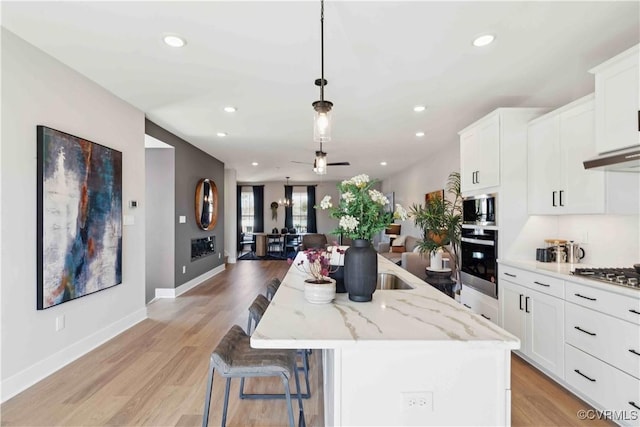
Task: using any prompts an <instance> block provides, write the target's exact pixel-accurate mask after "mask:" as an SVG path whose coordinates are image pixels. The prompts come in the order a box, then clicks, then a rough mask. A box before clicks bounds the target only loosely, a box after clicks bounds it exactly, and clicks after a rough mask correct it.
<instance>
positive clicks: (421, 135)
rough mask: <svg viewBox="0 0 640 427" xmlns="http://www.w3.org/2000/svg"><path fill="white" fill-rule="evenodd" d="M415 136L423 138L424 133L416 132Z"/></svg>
mask: <svg viewBox="0 0 640 427" xmlns="http://www.w3.org/2000/svg"><path fill="white" fill-rule="evenodd" d="M416 136H417V137H418V138H421V137H423V136H424V132H416Z"/></svg>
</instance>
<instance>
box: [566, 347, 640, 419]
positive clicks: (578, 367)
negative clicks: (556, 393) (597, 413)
mask: <svg viewBox="0 0 640 427" xmlns="http://www.w3.org/2000/svg"><path fill="white" fill-rule="evenodd" d="M565 355H566V363H565V376H564V379H565V381H566V383H567V384H569V386H571V387H572V388H573V389H575V390H576V391H578V393H579V394H582V395H583V396H584V397H586V398H588V399H589V400H591V401H593V402H595V403H596V404H597V405H599V406H601V408H602V409H604V410H607V411H610V412H609V413H610V414H615V421H616V422H617V423H619V424H621V425H633V426H637V425H638V423H639V422H640V419H639V418H638V417H639V416H640V387H639V386H638V379H637V378H634V377H632V376H631V375H628V374H626V373H624V372H622V371H620V370H619V369H616V368H614V367H613V366H611V365H609V364H607V363H605V362H603V361H601V360H599V359H597V358H595V357H593V356H591V355H589V354H587V353H585V352H583V351H581V350H579V349H577V348H575V347H573V346H572V345H570V344H566V346H565Z"/></svg>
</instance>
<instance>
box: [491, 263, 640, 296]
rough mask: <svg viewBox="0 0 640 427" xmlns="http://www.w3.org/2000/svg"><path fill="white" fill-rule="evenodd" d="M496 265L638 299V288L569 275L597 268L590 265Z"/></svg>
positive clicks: (639, 292)
mask: <svg viewBox="0 0 640 427" xmlns="http://www.w3.org/2000/svg"><path fill="white" fill-rule="evenodd" d="M498 264H501V265H506V266H510V267H514V268H521V269H523V270H527V271H531V272H533V273H538V274H545V275H547V276H551V277H556V278H558V279H562V280H568V281H570V282H574V283H579V284H581V285H585V286H590V287H592V288H598V289H602V290H605V291H609V292H614V293H618V294H622V295H627V296H630V297H634V298H638V299H640V288H631V287H628V286H619V285H615V284H611V283H604V282H600V281H598V280H593V279H589V278H585V277H581V276H574V275H573V274H571V272H572V271H573V270H575V269H576V268H598V267H597V266H593V265H590V264H570V263H566V262H564V263H562V262H560V263H559V262H539V261H530V260H512V259H508V260H507V259H504V260H503V259H499V260H498Z"/></svg>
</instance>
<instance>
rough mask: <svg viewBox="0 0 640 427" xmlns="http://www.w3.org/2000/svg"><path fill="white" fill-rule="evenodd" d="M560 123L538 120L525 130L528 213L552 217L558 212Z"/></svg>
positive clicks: (552, 117) (549, 118) (551, 118)
mask: <svg viewBox="0 0 640 427" xmlns="http://www.w3.org/2000/svg"><path fill="white" fill-rule="evenodd" d="M559 128H560V119H559V117H558V116H557V115H553V116H550V117H547V118H543V119H540V120H538V121H536V122H535V123H532V124H530V125H529V127H528V130H527V132H528V133H527V155H528V169H529V170H528V178H527V185H528V212H529V214H530V215H549V214H551V215H555V214H558V213H559V212H558V211H559V195H560V194H559V192H560V189H559V188H558V187H559V185H558V179H559V176H560V141H559V138H560V130H559Z"/></svg>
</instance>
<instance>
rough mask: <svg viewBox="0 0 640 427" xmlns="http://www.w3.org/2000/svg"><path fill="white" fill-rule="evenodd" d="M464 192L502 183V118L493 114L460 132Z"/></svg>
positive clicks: (462, 188)
mask: <svg viewBox="0 0 640 427" xmlns="http://www.w3.org/2000/svg"><path fill="white" fill-rule="evenodd" d="M460 162H461V163H460V170H461V172H462V174H461V182H460V185H461V190H462V191H463V192H464V191H468V190H474V189H481V188H489V187H495V186H497V185H498V184H500V116H499V114H491V115H490V116H488V117H486V118H485V119H483V120H481V121H480V122H476V125H474V126H473V127H471V128H467V130H465V131H464V132H462V133H460Z"/></svg>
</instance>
